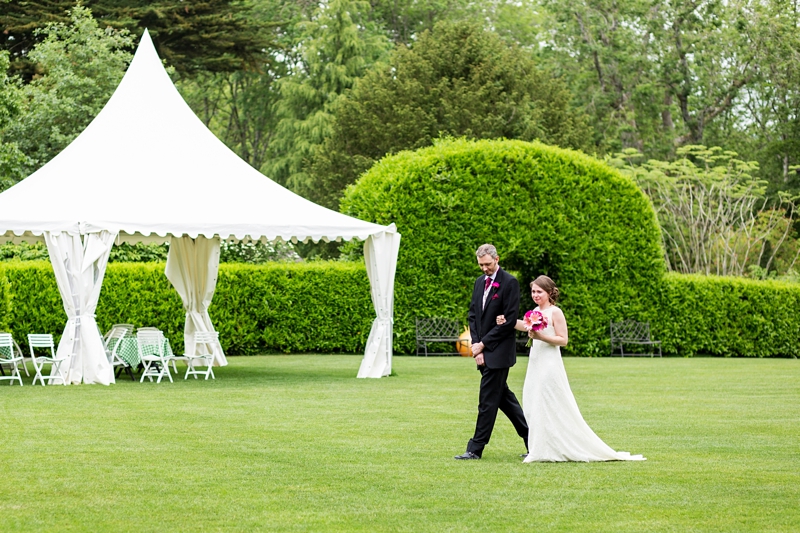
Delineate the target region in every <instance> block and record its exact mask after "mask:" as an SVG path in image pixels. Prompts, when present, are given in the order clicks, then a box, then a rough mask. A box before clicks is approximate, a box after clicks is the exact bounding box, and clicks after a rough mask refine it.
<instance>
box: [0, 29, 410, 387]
mask: <svg viewBox="0 0 800 533" xmlns="http://www.w3.org/2000/svg"><path fill="white" fill-rule="evenodd" d="M277 239H282V240H284V241H290V240H301V241H303V240H307V239H311V240H313V241H314V242H316V241H319V240H337V239H344V240H351V239H360V240H364V241H365V243H364V256H365V260H366V269H367V275H368V276H369V280H370V284H371V287H372V289H371V293H372V301H373V304H374V306H375V311H376V315H377V317H376V318H375V320H374V322H373V324H372V330H371V332H370V335H369V339H368V341H367V347H366V352H365V354H364V359H363V361H362V363H361V367H360V369H359V371H358V377H381V376H386V375H388V374H389V373H390V372H391V364H392V362H391V358H392V313H393V299H394V275H395V268H396V264H397V252H398V248H399V245H400V234H399V233H397V231H396V229H395V227H394V224H392V225H390V226H380V225H377V224H371V223H368V222H364V221H361V220H358V219H355V218H352V217H348V216H346V215H343V214H341V213H337V212H335V211H331V210H329V209H326V208H324V207H321V206H319V205H316V204H314V203H312V202H309V201H308V200H306V199H304V198H302V197H300V196H297V195H296V194H294V193H292V192H290V191H288V190H287V189H285V188H283V187H281V186H280V185H278V184H276V183H274V182H273V181H271V180H270V179H268V178H266V177H264V176H263V175H262V174H261V173H259V172H258V171H256V170H255V169H253V168H252V167H251V166H249V165H248V164H247V163H245V162H244V161H243V160H241V159H240V158H239V157H238V156H237V155H236V154H234V153H233V152H232V151H231V150H230V149H228V148H227V147H226V146H225V145H224V144H223V143H222V142H221V141H219V140H218V139H217V138H216V137H215V136H214V135H213V134H212V133H211V132H210V131H209V130H208V129H207V128H206V127H205V125H204V124H203V123H202V122H201V121H200V120H199V119H198V118H197V117H196V116H195V115H194V113H193V112H192V110H191V109H190V108H189V106H188V105H187V104H186V102H184V101H183V98H181V96H180V94H179V93H178V91H177V90H176V89H175V86H174V85H173V84H172V81H171V80H170V79H169V76H168V75H167V73H166V71H165V70H164V67H163V66H162V64H161V61H160V59H159V58H158V54H157V53H156V50H155V47H154V46H153V42H152V41H151V39H150V36H149V34H148V33H147V32H145V34H144V36H143V37H142V40H141V42H140V44H139V48H138V50H137V51H136V55H135V56H134V58H133V61H132V62H131V65H130V67H129V68H128V71H127V73H126V74H125V77H124V78H123V79H122V81H121V82H120V84H119V87H118V88H117V90H116V91H115V92H114V95H113V96H112V97H111V99H110V100H109V101H108V103H107V104H106V106H105V107H104V108H103V110H102V111H101V112H100V114H99V115H98V116H97V117H96V118H95V119H94V120H93V121H92V123H91V124H89V126H88V127H87V128H86V130H84V131H83V133H81V135H80V136H79V137H78V138H77V139H75V140H74V141H73V142H72V143H71V144H70V145H69V146H68V147H67V148H65V149H64V150H63V151H62V152H61V153H60V154H58V156H56V157H55V158H53V160H52V161H50V162H49V163H47V164H46V165H45V166H43V167H42V168H41V169H39V170H38V171H36V172H35V173H33V174H32V175H31V176H29V177H28V178H26V179H25V180H23V181H22V182H21V183H19V184H17V185H15V186H13V187H11V188H10V189H9V190H7V191H5V192H3V193H2V194H0V242H2V241H5V242H8V241H29V242H30V241H33V240H44V241H45V242H46V244H47V249H48V252H49V254H50V260H51V261H52V263H53V270H54V271H55V275H56V280H57V282H58V288H59V291H60V293H61V296H62V299H63V303H64V309H65V311H66V312H67V316H68V318H69V321H68V322H67V325H66V327H65V329H64V335H63V337H62V339H61V343H60V344H59V346H58V353H59V355H61V354H71V355H72V358H71V362H70V364H69V368H68V369H67V370H66V373H67V374H68V375H67V376H66V378H67V382H69V383H81V382H83V383H102V384H105V385H107V384H109V383H113V382H114V374H113V370H112V368H111V366H110V365H109V363H108V361H107V359H106V356H105V352H104V349H103V346H102V340H101V338H100V335H99V332H98V329H97V324H96V322H95V318H94V312H95V309H96V307H97V302H98V299H99V296H100V288H101V285H102V282H103V276H104V274H105V269H106V265H107V263H108V257H109V253H110V251H111V247H112V246H113V245H114V244H115V243H120V242H138V241H141V242H167V241H169V242H170V243H171V244H170V250H169V256H168V259H167V265H166V276H167V278H168V279H169V280H170V282H171V283H172V284H173V286H174V287H175V289H176V290H177V291H178V293H179V294H180V296H181V299H182V301H183V305H184V308H185V310H186V327H185V341H186V347H187V352H188V351H189V350H192V349H193V341H192V339H193V333H194V332H195V331H209V330H213V325H212V323H211V320H210V318H209V314H208V307H209V304H210V303H211V299H212V297H213V295H214V289H215V286H216V281H217V272H218V269H219V249H220V241H221V240H244V241H249V240H253V241H255V240H262V241H274V240H277ZM256 305H257V304H256ZM214 351H215V361H216V364H218V365H225V364H227V361H226V359H225V354H224V353H223V351H222V348H221V347H220V346H217V347H216V348H215V350H214Z"/></svg>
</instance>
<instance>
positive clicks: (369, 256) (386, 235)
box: [358, 232, 400, 378]
mask: <svg viewBox="0 0 800 533" xmlns="http://www.w3.org/2000/svg"><path fill="white" fill-rule="evenodd" d="M399 249H400V234H399V233H397V232H382V233H379V234H377V235H371V236H370V237H369V238H368V239H367V240H366V242H365V243H364V261H365V262H366V267H367V276H368V277H369V281H370V292H371V295H372V304H373V305H374V306H375V314H376V315H377V316H376V318H375V320H374V321H373V322H372V329H371V330H370V332H369V338H368V339H367V347H366V350H365V351H364V359H363V360H362V361H361V367H360V368H359V369H358V377H360V378H380V377H383V376H388V375H389V374H391V373H392V324H393V323H394V318H393V317H394V275H395V270H396V269H397V253H398V250H399Z"/></svg>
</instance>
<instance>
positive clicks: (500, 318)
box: [497, 315, 528, 331]
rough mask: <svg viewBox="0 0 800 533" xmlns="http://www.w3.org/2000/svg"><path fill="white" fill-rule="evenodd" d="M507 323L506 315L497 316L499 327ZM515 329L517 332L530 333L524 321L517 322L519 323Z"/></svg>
mask: <svg viewBox="0 0 800 533" xmlns="http://www.w3.org/2000/svg"><path fill="white" fill-rule="evenodd" d="M505 323H506V316H505V315H497V325H498V326H502V325H503V324H505ZM514 329H516V330H517V331H528V330H526V329H525V323H524V322H523V321H522V320H517V323H516V324H515V325H514Z"/></svg>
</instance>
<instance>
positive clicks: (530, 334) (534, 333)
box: [528, 329, 542, 341]
mask: <svg viewBox="0 0 800 533" xmlns="http://www.w3.org/2000/svg"><path fill="white" fill-rule="evenodd" d="M528 337H530V338H531V339H536V340H538V341H540V340H542V334H541V332H540V331H533V330H532V329H531V330H529V331H528Z"/></svg>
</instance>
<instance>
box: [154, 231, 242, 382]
mask: <svg viewBox="0 0 800 533" xmlns="http://www.w3.org/2000/svg"><path fill="white" fill-rule="evenodd" d="M219 243H220V240H219V237H215V238H213V239H207V238H205V237H203V236H198V237H197V238H196V239H192V238H191V237H189V236H183V237H180V238H175V237H173V238H172V239H170V245H169V255H168V256H167V268H166V275H167V279H168V280H169V281H170V283H172V286H173V287H175V290H176V291H178V294H180V296H181V300H182V301H183V308H184V309H185V310H186V326H185V327H184V332H183V338H184V342H185V345H186V353H187V354H196V352H195V344H194V334H195V332H197V331H214V326H213V324H211V317H210V316H209V315H208V306H209V305H211V300H212V299H213V298H214V290H215V289H216V287H217V274H218V272H219ZM199 350H200V352H201V353H202V354H205V353H208V351H207V347H206V346H205V345H202V346H201V347H200V348H199ZM213 351H214V365H215V366H225V365H227V364H228V361H227V359H225V354H224V353H223V351H222V346H220V344H219V343H217V345H216V346H214V349H213ZM197 355H200V354H197Z"/></svg>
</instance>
